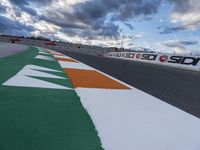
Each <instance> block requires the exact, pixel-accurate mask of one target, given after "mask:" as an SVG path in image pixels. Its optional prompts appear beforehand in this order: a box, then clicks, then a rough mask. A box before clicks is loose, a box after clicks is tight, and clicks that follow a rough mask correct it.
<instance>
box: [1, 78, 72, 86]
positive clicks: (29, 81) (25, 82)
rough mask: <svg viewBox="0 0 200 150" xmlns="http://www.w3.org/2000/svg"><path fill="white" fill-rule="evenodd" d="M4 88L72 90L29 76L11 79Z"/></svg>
mask: <svg viewBox="0 0 200 150" xmlns="http://www.w3.org/2000/svg"><path fill="white" fill-rule="evenodd" d="M3 85H4V86H17V87H35V88H48V89H68V90H71V88H68V87H65V86H61V85H58V84H54V83H51V82H47V81H43V80H39V79H35V78H32V77H28V76H19V75H17V76H14V77H13V78H10V79H9V80H8V81H6V82H5V83H3Z"/></svg>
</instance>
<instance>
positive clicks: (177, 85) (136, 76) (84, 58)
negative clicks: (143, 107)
mask: <svg viewBox="0 0 200 150" xmlns="http://www.w3.org/2000/svg"><path fill="white" fill-rule="evenodd" d="M60 52H62V53H64V54H66V55H68V56H70V57H73V58H75V59H77V60H79V61H81V62H83V63H85V64H88V65H90V66H92V67H94V68H96V69H99V70H101V71H103V72H105V73H107V74H109V75H111V76H113V77H115V78H117V79H120V80H121V81H124V82H125V83H128V84H129V85H132V86H134V87H135V88H138V89H140V90H142V91H144V92H146V93H148V94H150V95H153V96H155V97H157V98H159V99H161V100H163V101H165V102H167V103H169V104H171V105H174V106H176V107H178V108H180V109H182V110H184V111H186V112H188V113H190V114H193V115H195V116H196V117H198V118H200V72H194V71H187V70H182V69H176V68H171V67H167V66H159V65H153V64H147V63H141V62H133V61H126V60H120V59H111V58H104V57H97V56H90V55H85V54H80V53H72V52H67V51H60Z"/></svg>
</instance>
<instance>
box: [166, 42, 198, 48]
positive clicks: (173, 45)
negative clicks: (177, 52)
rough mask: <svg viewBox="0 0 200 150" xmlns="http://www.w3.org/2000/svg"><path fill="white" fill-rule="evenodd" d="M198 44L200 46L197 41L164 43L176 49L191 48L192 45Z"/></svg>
mask: <svg viewBox="0 0 200 150" xmlns="http://www.w3.org/2000/svg"><path fill="white" fill-rule="evenodd" d="M196 44H198V42H197V41H169V42H165V43H162V45H164V46H165V47H169V48H175V47H179V48H182V47H185V46H191V45H196Z"/></svg>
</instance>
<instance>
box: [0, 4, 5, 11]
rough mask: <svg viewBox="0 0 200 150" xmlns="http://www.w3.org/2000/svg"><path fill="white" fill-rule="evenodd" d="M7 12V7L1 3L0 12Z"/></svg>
mask: <svg viewBox="0 0 200 150" xmlns="http://www.w3.org/2000/svg"><path fill="white" fill-rule="evenodd" d="M5 12H6V7H5V6H3V5H2V4H1V3H0V13H5Z"/></svg>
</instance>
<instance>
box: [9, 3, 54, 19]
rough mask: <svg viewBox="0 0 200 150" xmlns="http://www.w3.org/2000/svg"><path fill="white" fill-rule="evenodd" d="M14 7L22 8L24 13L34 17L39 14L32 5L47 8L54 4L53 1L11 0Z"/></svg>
mask: <svg viewBox="0 0 200 150" xmlns="http://www.w3.org/2000/svg"><path fill="white" fill-rule="evenodd" d="M9 1H10V2H11V3H12V4H13V5H15V6H17V7H19V8H21V10H22V11H24V12H26V13H28V14H30V15H32V16H37V12H36V11H35V10H34V9H32V8H31V7H30V6H31V5H32V4H35V5H37V6H45V5H49V4H50V3H52V2H53V0H33V1H31V0H9Z"/></svg>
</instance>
